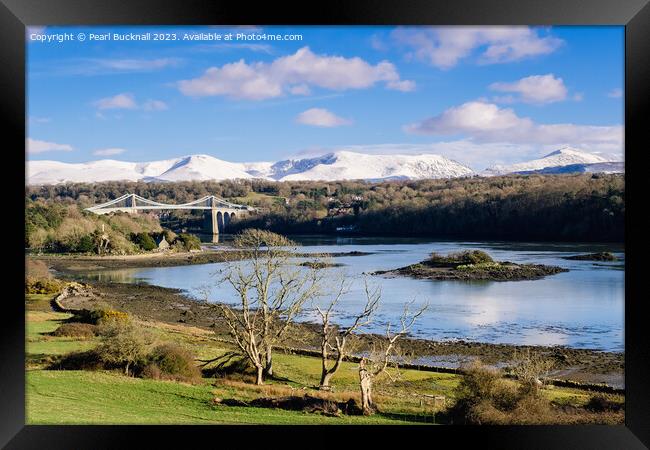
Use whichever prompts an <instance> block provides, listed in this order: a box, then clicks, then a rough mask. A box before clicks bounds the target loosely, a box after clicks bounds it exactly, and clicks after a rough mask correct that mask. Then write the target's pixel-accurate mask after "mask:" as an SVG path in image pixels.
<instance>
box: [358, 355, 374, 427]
mask: <svg viewBox="0 0 650 450" xmlns="http://www.w3.org/2000/svg"><path fill="white" fill-rule="evenodd" d="M359 386H360V388H361V410H362V411H363V415H364V416H369V415H371V414H374V413H375V411H376V408H375V404H374V403H373V402H372V375H371V373H370V372H368V370H367V369H366V363H365V359H362V360H361V362H360V363H359Z"/></svg>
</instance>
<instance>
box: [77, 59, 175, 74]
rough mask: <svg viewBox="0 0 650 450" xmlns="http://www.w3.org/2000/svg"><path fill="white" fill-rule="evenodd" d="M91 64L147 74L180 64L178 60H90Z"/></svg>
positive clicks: (120, 70) (113, 69) (114, 69)
mask: <svg viewBox="0 0 650 450" xmlns="http://www.w3.org/2000/svg"><path fill="white" fill-rule="evenodd" d="M88 62H89V63H93V64H96V65H97V66H98V67H99V68H104V69H109V70H111V71H119V72H147V71H153V70H160V69H164V68H166V67H171V66H176V65H178V64H179V63H180V60H179V59H178V58H158V59H132V58H131V59H90V60H88Z"/></svg>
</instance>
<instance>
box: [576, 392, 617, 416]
mask: <svg viewBox="0 0 650 450" xmlns="http://www.w3.org/2000/svg"><path fill="white" fill-rule="evenodd" d="M624 406H625V405H624V404H623V403H621V402H617V401H616V400H614V399H612V398H609V397H608V396H606V395H604V394H594V395H592V396H591V397H589V401H588V402H587V404H586V405H585V409H587V410H589V411H594V412H606V411H620V410H622V409H623V407H624Z"/></svg>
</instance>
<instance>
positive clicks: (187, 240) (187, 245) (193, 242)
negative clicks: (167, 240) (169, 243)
mask: <svg viewBox="0 0 650 450" xmlns="http://www.w3.org/2000/svg"><path fill="white" fill-rule="evenodd" d="M179 242H180V247H181V249H183V250H186V251H190V250H201V241H200V240H199V238H198V237H196V236H194V235H193V234H186V233H181V234H179V235H178V236H177V237H176V241H174V243H175V244H176V243H179ZM177 247H178V246H177Z"/></svg>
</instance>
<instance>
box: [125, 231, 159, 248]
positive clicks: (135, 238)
mask: <svg viewBox="0 0 650 450" xmlns="http://www.w3.org/2000/svg"><path fill="white" fill-rule="evenodd" d="M131 241H132V242H133V243H134V244H136V245H138V246H139V247H140V248H141V249H142V250H145V251H151V250H154V249H156V248H157V247H158V246H157V245H156V242H155V241H154V240H153V238H152V237H151V236H149V234H148V233H145V232H142V233H132V234H131Z"/></svg>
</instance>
